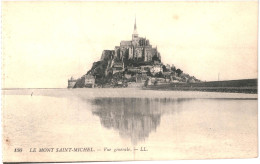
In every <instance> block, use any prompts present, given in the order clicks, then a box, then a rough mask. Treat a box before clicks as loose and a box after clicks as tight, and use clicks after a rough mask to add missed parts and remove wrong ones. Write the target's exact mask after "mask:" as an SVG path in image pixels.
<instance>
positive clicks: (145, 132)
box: [91, 98, 187, 145]
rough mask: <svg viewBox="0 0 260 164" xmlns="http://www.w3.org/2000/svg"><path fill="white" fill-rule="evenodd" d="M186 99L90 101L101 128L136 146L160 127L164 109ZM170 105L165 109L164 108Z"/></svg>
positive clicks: (111, 99)
mask: <svg viewBox="0 0 260 164" xmlns="http://www.w3.org/2000/svg"><path fill="white" fill-rule="evenodd" d="M184 100H187V99H166V98H165V99H149V98H96V99H94V100H91V103H92V105H93V106H94V108H93V112H92V113H93V114H94V115H97V116H99V117H100V121H101V124H102V126H104V127H106V128H113V129H115V130H118V131H119V134H120V136H122V137H127V138H131V142H132V143H133V144H134V145H136V144H137V143H138V142H139V141H145V138H148V136H149V134H150V133H151V132H153V131H156V128H157V126H159V125H160V121H161V116H162V114H164V113H165V111H166V110H165V109H169V108H170V109H171V110H174V105H172V104H174V103H179V102H181V101H184ZM168 105H171V106H170V107H168V108H166V106H168Z"/></svg>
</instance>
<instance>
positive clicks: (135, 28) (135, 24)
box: [134, 16, 136, 30]
mask: <svg viewBox="0 0 260 164" xmlns="http://www.w3.org/2000/svg"><path fill="white" fill-rule="evenodd" d="M134 30H136V16H135V27H134Z"/></svg>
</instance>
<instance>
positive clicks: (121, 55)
mask: <svg viewBox="0 0 260 164" xmlns="http://www.w3.org/2000/svg"><path fill="white" fill-rule="evenodd" d="M108 56H109V57H112V58H113V59H114V60H115V61H124V60H134V61H135V60H136V61H144V62H147V61H152V59H153V57H154V58H157V59H159V60H161V55H160V53H159V52H158V50H157V47H155V48H153V47H152V45H150V42H149V40H148V39H146V38H143V37H139V36H138V32H137V26H136V19H135V24H134V32H133V34H132V40H129V41H121V42H120V46H115V49H114V50H104V51H103V53H102V57H101V60H103V59H105V58H107V57H108Z"/></svg>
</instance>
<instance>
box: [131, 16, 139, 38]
mask: <svg viewBox="0 0 260 164" xmlns="http://www.w3.org/2000/svg"><path fill="white" fill-rule="evenodd" d="M137 39H138V33H137V28H136V16H135V25H134V32H133V34H132V40H137Z"/></svg>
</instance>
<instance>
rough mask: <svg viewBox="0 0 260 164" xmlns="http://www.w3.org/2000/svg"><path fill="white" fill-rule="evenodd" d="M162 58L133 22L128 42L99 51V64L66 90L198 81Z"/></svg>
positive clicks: (74, 81) (69, 83) (73, 80)
mask: <svg viewBox="0 0 260 164" xmlns="http://www.w3.org/2000/svg"><path fill="white" fill-rule="evenodd" d="M161 58H162V55H161V54H160V52H159V50H158V49H157V46H153V45H151V44H150V41H149V39H147V38H145V37H140V36H139V34H138V32H137V24H136V19H135V23H134V31H133V34H132V40H123V41H121V42H120V46H115V48H114V49H113V50H103V52H102V55H101V59H100V61H97V62H94V63H93V66H92V68H91V69H90V70H89V71H88V72H87V73H86V74H85V75H83V76H82V77H81V78H79V79H74V78H73V77H71V78H70V79H69V80H68V88H83V87H92V88H96V87H102V88H103V87H142V86H149V85H161V84H170V83H195V82H200V80H198V79H197V78H196V77H194V76H190V75H189V74H186V73H183V71H182V70H181V69H179V68H176V67H175V66H174V65H171V66H170V65H169V64H164V63H162V62H161Z"/></svg>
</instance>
